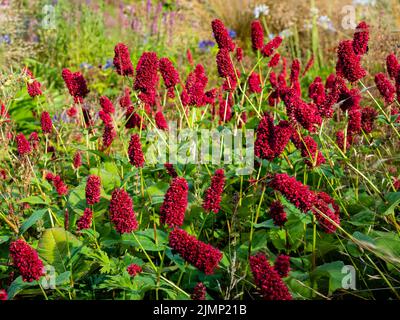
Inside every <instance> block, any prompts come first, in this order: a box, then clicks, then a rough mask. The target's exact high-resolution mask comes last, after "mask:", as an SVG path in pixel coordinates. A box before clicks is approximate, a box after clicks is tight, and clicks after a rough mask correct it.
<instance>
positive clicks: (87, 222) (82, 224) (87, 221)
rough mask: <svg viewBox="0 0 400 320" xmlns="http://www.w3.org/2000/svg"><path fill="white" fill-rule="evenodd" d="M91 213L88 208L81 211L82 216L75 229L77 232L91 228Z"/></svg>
mask: <svg viewBox="0 0 400 320" xmlns="http://www.w3.org/2000/svg"><path fill="white" fill-rule="evenodd" d="M92 219H93V211H92V210H91V209H90V208H86V209H85V211H83V215H82V216H81V217H80V218H79V219H78V221H77V222H76V228H77V230H78V231H80V230H83V229H89V228H90V227H91V226H92Z"/></svg>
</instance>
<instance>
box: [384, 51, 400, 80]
mask: <svg viewBox="0 0 400 320" xmlns="http://www.w3.org/2000/svg"><path fill="white" fill-rule="evenodd" d="M386 69H387V72H388V74H389V76H390V78H392V79H395V78H396V76H397V73H398V72H399V70H400V64H399V62H398V61H397V58H396V56H395V54H394V53H391V54H389V55H388V56H387V58H386Z"/></svg>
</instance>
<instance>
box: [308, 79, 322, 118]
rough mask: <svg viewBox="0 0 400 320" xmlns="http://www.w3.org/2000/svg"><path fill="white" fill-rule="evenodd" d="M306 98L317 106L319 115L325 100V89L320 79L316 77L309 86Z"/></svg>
mask: <svg viewBox="0 0 400 320" xmlns="http://www.w3.org/2000/svg"><path fill="white" fill-rule="evenodd" d="M308 96H309V97H310V99H312V100H313V101H314V103H315V104H316V105H317V107H318V109H319V111H320V114H321V110H320V106H322V105H323V103H324V102H325V99H326V95H325V87H324V84H323V83H322V79H321V77H316V78H315V79H314V81H313V82H312V83H311V84H310V86H309V87H308ZM321 116H322V114H321Z"/></svg>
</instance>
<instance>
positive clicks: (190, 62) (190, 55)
mask: <svg viewBox="0 0 400 320" xmlns="http://www.w3.org/2000/svg"><path fill="white" fill-rule="evenodd" d="M186 59H187V61H188V62H189V64H190V65H191V66H193V64H194V62H193V56H192V52H191V51H190V49H187V50H186Z"/></svg>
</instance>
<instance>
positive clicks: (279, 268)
mask: <svg viewBox="0 0 400 320" xmlns="http://www.w3.org/2000/svg"><path fill="white" fill-rule="evenodd" d="M274 269H275V271H276V272H278V274H279V275H280V276H281V278H286V277H287V276H288V275H289V272H290V257H289V256H287V255H285V254H280V255H279V256H278V257H277V258H276V260H275V263H274Z"/></svg>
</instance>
